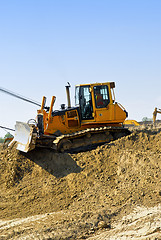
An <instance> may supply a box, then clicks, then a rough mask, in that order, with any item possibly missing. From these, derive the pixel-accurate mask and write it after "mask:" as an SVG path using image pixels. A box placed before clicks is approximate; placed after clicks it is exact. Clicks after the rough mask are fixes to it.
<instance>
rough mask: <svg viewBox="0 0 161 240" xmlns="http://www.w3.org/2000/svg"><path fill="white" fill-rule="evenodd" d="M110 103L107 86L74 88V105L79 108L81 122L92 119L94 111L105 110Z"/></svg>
mask: <svg viewBox="0 0 161 240" xmlns="http://www.w3.org/2000/svg"><path fill="white" fill-rule="evenodd" d="M109 102H110V98H109V90H108V86H107V85H102V84H101V85H98V84H96V85H93V86H92V85H84V86H82V85H81V86H76V89H75V105H76V106H78V105H79V107H80V114H81V119H82V120H90V119H94V114H93V112H94V109H96V110H97V109H101V108H106V107H107V106H108V104H109Z"/></svg>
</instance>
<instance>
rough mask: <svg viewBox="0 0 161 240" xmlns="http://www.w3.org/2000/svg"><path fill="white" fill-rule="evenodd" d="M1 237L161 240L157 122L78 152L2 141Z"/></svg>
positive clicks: (160, 142) (160, 162)
mask: <svg viewBox="0 0 161 240" xmlns="http://www.w3.org/2000/svg"><path fill="white" fill-rule="evenodd" d="M0 165H1V168H0V190H1V194H0V219H1V220H0V239H55V240H58V239H62V240H63V239H66V240H67V239H87V238H88V239H91V240H92V239H102V240H103V239H137V238H139V239H161V220H160V219H161V126H159V125H158V127H157V128H153V127H152V125H150V126H148V127H144V126H141V127H138V128H137V129H133V130H132V134H131V135H129V136H127V137H122V138H121V139H119V140H117V141H113V142H111V143H109V144H105V145H102V146H99V147H97V148H96V149H94V150H91V151H86V152H80V153H75V154H68V153H55V152H53V151H52V150H47V149H35V150H33V151H31V152H29V153H27V154H25V153H21V152H19V151H17V150H16V146H15V145H13V146H11V147H10V148H7V147H5V146H1V151H0Z"/></svg>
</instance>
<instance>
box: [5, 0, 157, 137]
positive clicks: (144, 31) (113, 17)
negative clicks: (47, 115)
mask: <svg viewBox="0 0 161 240" xmlns="http://www.w3.org/2000/svg"><path fill="white" fill-rule="evenodd" d="M113 81H114V82H115V85H116V88H115V95H116V101H117V102H119V103H121V104H122V105H123V106H124V107H125V109H126V110H127V111H128V114H129V119H135V120H137V121H141V120H142V119H143V118H144V117H148V118H152V113H153V110H154V108H155V107H158V108H161V1H160V0H59V1H58V0H23V1H21V0H14V1H13V0H0V87H1V88H5V89H8V90H10V91H12V92H15V93H18V94H20V95H22V96H25V97H27V98H30V99H33V100H35V101H37V102H40V103H41V100H42V97H43V96H44V95H45V96H46V97H47V105H50V101H51V97H52V96H53V95H54V96H56V103H55V106H54V109H59V108H60V104H61V103H65V104H67V100H66V91H65V85H66V84H67V82H70V84H71V86H72V87H71V89H70V90H71V102H72V106H74V104H75V103H74V87H75V85H77V84H84V83H94V82H113ZM0 109H1V114H0V125H1V126H5V127H9V128H13V129H14V126H15V123H16V121H22V122H27V121H28V120H29V119H32V118H35V117H36V114H37V109H38V107H37V106H35V105H32V104H30V103H27V102H23V101H21V100H19V99H16V98H14V97H12V96H9V95H7V94H4V93H3V92H0ZM157 118H158V119H161V115H160V116H159V114H158V116H157ZM5 134H6V132H5V131H4V130H0V136H4V135H5Z"/></svg>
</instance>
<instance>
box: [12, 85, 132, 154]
mask: <svg viewBox="0 0 161 240" xmlns="http://www.w3.org/2000/svg"><path fill="white" fill-rule="evenodd" d="M114 88H115V83H114V82H105V83H92V84H81V85H76V87H75V107H71V100H70V91H69V89H70V84H69V83H68V85H67V86H66V93H67V101H68V106H67V107H66V106H65V104H62V105H61V109H60V110H55V111H53V106H54V103H55V99H56V97H55V96H53V97H52V100H51V104H50V107H46V106H45V103H46V97H45V96H44V97H43V99H42V103H41V106H40V109H39V110H38V111H37V117H36V119H35V120H29V121H28V123H23V122H16V125H15V136H14V139H13V140H12V142H17V149H18V150H20V151H23V152H28V151H30V150H32V149H34V148H35V147H46V148H52V149H55V150H57V151H60V152H64V151H72V150H73V149H80V148H81V149H82V148H87V147H89V146H93V145H98V144H102V143H107V142H110V141H112V140H115V139H118V138H120V137H123V136H126V135H128V134H130V133H131V132H130V131H129V130H128V129H127V128H125V127H124V126H123V123H124V121H125V119H126V118H127V116H128V114H127V112H126V110H125V108H124V107H123V106H122V105H121V104H119V103H117V102H116V101H115V94H114ZM12 95H13V94H12Z"/></svg>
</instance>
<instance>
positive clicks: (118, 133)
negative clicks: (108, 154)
mask: <svg viewBox="0 0 161 240" xmlns="http://www.w3.org/2000/svg"><path fill="white" fill-rule="evenodd" d="M130 133H131V132H130V131H129V130H128V129H127V128H123V127H101V128H91V129H86V130H83V131H79V132H76V133H73V134H67V135H61V136H59V137H57V138H56V139H55V140H54V141H53V148H54V149H56V150H57V151H58V152H65V151H67V152H70V151H73V150H78V151H79V150H80V149H82V150H83V149H87V148H89V147H91V146H94V145H99V144H103V143H108V142H110V141H113V140H116V139H118V138H121V137H123V136H127V135H129V134H130Z"/></svg>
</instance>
